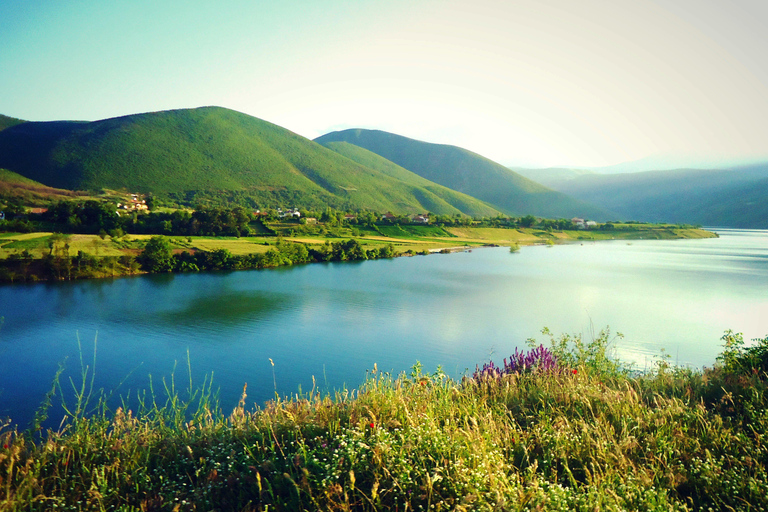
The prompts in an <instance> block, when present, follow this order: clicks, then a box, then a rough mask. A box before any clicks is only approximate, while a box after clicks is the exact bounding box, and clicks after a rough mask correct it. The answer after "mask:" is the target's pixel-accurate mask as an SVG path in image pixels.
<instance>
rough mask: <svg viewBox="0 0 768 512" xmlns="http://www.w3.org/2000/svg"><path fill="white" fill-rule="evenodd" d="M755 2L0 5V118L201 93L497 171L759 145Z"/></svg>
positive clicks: (760, 35)
mask: <svg viewBox="0 0 768 512" xmlns="http://www.w3.org/2000/svg"><path fill="white" fill-rule="evenodd" d="M766 27H768V1H766V0H727V1H726V0H723V1H720V0H632V1H630V0H507V1H503V0H471V1H469V0H408V1H401V0H370V1H366V0H356V1H352V0H311V1H295V0H277V1H276V0H270V1H261V0H257V1H253V0H251V1H237V0H221V1H219V2H210V1H205V2H195V1H190V0H186V1H183V2H182V1H163V0H151V1H145V0H109V1H104V0H67V1H61V0H49V1H42V0H27V1H25V0H0V33H2V34H3V37H2V42H0V113H1V114H5V115H9V116H13V117H18V118H22V119H27V120H33V121H47V120H58V119H81V120H97V119H103V118H107V117H115V116H120V115H126V114H132V113H138V112H147V111H156V110H167V109H173V108H188V107H197V106H205V105H219V106H223V107H228V108H232V109H235V110H238V111H241V112H244V113H247V114H250V115H253V116H256V117H259V118H262V119H265V120H267V121H270V122H273V123H275V124H278V125H281V126H283V127H285V128H288V129H290V130H293V131H295V132H297V133H299V134H301V135H304V136H306V137H309V138H314V137H316V136H319V135H322V134H323V133H326V132H328V131H331V130H337V129H342V128H350V127H362V128H377V129H382V130H387V131H391V132H395V133H398V134H401V135H406V136H409V137H413V138H417V139H421V140H427V141H430V142H440V143H446V144H455V145H458V146H462V147H465V148H467V149H470V150H473V151H476V152H478V153H480V154H483V155H485V156H487V157H489V158H492V159H494V160H497V161H499V162H502V163H505V164H509V165H531V166H545V165H572V166H579V165H581V166H598V165H610V164H615V163H619V162H624V161H629V160H635V159H640V158H643V157H647V156H652V155H659V154H661V155H677V156H680V155H683V156H684V157H686V158H695V159H698V160H701V159H722V158H737V157H738V158H748V157H765V156H768V57H767V56H768V29H766Z"/></svg>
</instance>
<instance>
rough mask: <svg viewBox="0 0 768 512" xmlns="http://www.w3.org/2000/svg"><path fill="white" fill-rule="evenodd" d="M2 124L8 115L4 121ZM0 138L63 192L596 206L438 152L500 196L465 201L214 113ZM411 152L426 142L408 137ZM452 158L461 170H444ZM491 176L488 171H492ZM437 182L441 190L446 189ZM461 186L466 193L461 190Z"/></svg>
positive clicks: (145, 117) (470, 208) (355, 203)
mask: <svg viewBox="0 0 768 512" xmlns="http://www.w3.org/2000/svg"><path fill="white" fill-rule="evenodd" d="M8 119H10V118H8ZM5 124H7V125H9V126H7V127H6V128H5V129H3V130H2V131H0V168H5V169H8V170H10V171H13V172H15V173H18V174H20V175H22V176H25V177H27V178H30V179H33V180H35V181H37V182H40V183H42V184H44V185H47V186H51V187H57V188H64V189H69V190H76V189H78V190H98V189H101V188H110V189H120V188H125V189H127V190H131V191H139V192H152V193H155V194H158V195H163V194H176V195H177V197H178V195H179V194H182V195H183V194H184V193H189V192H196V191H197V192H199V191H204V192H207V193H216V192H220V191H226V192H232V193H237V194H239V195H240V197H246V198H248V199H250V200H251V201H252V202H253V204H255V205H260V206H280V205H283V206H286V205H298V206H302V207H308V208H318V207H324V206H332V207H335V208H344V209H371V210H375V211H392V212H393V213H401V214H406V213H419V212H432V213H437V214H450V215H453V214H465V215H470V216H495V215H498V214H499V213H507V214H520V215H525V214H528V213H533V214H536V215H542V216H563V215H589V214H591V213H592V212H594V213H598V212H599V209H597V208H594V207H591V206H589V205H586V204H583V203H581V202H579V201H575V200H573V199H571V198H569V197H567V196H566V195H564V194H562V193H559V192H555V191H553V190H550V189H547V188H546V187H543V186H541V185H538V184H536V183H534V182H532V181H530V180H528V179H526V178H523V177H522V176H519V175H517V174H516V173H514V172H512V171H510V170H508V169H506V168H504V167H503V166H501V165H499V164H495V163H493V162H490V161H489V160H487V159H484V158H483V157H481V156H480V155H476V154H474V153H470V152H468V151H465V150H461V149H459V148H454V147H451V146H441V147H440V148H439V149H440V150H441V151H442V152H444V154H443V155H442V156H440V157H439V158H440V161H441V162H442V163H443V164H442V165H444V166H445V175H451V174H459V176H460V178H459V179H464V180H467V179H468V178H469V177H470V176H471V177H472V179H473V180H475V181H479V182H481V183H484V182H486V181H488V179H489V178H487V176H492V177H493V179H494V180H495V181H494V182H493V183H494V184H493V185H491V187H494V186H497V187H498V188H500V189H501V193H497V194H495V195H494V196H490V199H492V200H493V202H491V201H489V200H488V199H489V198H488V197H486V196H473V195H472V194H468V193H466V192H465V191H464V190H460V189H459V190H457V189H456V188H454V187H451V186H450V183H455V182H456V180H453V181H451V180H448V181H445V180H443V182H442V183H441V182H436V181H435V180H431V179H429V177H428V176H423V175H420V173H419V172H418V171H420V170H422V168H421V167H418V170H417V171H414V169H411V168H409V167H406V166H400V167H398V166H397V165H396V164H397V162H394V163H392V162H387V161H385V160H384V159H383V158H381V157H380V156H378V155H375V154H374V153H372V152H369V151H365V150H364V149H365V148H362V147H357V148H351V147H342V146H340V145H335V146H332V147H326V146H324V145H322V144H319V143H317V142H313V141H311V140H309V139H306V138H304V137H301V136H300V135H297V134H295V133H293V132H290V131H289V130H286V129H284V128H281V127H279V126H277V125H274V124H272V123H269V122H267V121H263V120H261V119H257V118H255V117H251V116H248V115H246V114H242V113H239V112H235V111H233V110H228V109H224V108H219V107H203V108H197V109H183V110H172V111H164V112H153V113H146V114H135V115H129V116H124V117H118V118H113V119H105V120H102V121H95V122H80V121H54V122H21V123H16V122H15V121H13V120H11V121H9V122H7V123H5ZM413 143H414V148H418V147H423V148H428V149H429V151H431V152H432V154H435V155H436V154H438V153H440V152H438V153H435V152H434V148H435V147H436V146H437V145H430V144H427V143H418V142H417V141H413ZM454 155H461V166H459V167H457V166H456V165H455V164H454V165H453V166H450V165H448V164H449V163H450V162H451V159H452V157H453V156H454ZM494 175H496V176H494ZM446 183H448V184H447V185H446ZM469 190H472V189H469Z"/></svg>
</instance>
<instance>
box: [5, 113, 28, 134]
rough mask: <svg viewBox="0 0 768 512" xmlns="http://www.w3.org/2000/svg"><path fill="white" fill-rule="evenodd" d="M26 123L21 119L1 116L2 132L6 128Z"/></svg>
mask: <svg viewBox="0 0 768 512" xmlns="http://www.w3.org/2000/svg"><path fill="white" fill-rule="evenodd" d="M23 122H24V121H22V120H21V119H16V118H15V117H8V116H4V115H2V114H0V131H3V130H5V129H6V128H10V127H11V126H16V125H17V124H21V123H23Z"/></svg>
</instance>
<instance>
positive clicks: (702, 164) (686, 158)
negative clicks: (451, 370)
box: [590, 154, 765, 174]
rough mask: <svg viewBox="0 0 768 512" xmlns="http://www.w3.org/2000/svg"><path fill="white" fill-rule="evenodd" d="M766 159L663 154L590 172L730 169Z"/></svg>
mask: <svg viewBox="0 0 768 512" xmlns="http://www.w3.org/2000/svg"><path fill="white" fill-rule="evenodd" d="M764 160H765V159H764V158H763V159H760V158H725V157H710V158H703V157H701V156H697V155H686V154H661V155H653V156H647V157H645V158H641V159H639V160H633V161H630V162H622V163H620V164H614V165H608V166H603V167H591V168H590V170H592V171H594V172H596V173H599V174H623V173H633V172H646V171H663V170H671V169H702V170H703V169H712V170H719V169H730V168H733V167H744V166H751V165H755V164H759V163H761V162H762V161H764Z"/></svg>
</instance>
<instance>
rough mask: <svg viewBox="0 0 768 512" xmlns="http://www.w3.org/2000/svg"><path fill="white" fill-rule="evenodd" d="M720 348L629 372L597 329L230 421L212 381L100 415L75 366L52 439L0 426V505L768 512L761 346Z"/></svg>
mask: <svg viewBox="0 0 768 512" xmlns="http://www.w3.org/2000/svg"><path fill="white" fill-rule="evenodd" d="M545 333H546V334H548V333H547V332H546V331H545ZM550 336H551V335H550ZM723 340H724V341H725V350H724V352H723V354H722V355H721V356H720V357H719V358H718V364H717V365H716V366H715V367H714V368H712V369H706V370H704V371H695V370H689V369H683V368H675V367H671V366H670V365H669V364H668V362H667V361H666V360H665V359H663V358H662V359H660V360H659V361H658V364H657V366H656V368H655V369H654V370H652V371H650V372H647V373H644V374H641V375H640V374H636V373H633V372H632V371H631V370H629V369H627V368H625V367H624V366H622V365H621V364H620V363H618V362H617V361H615V360H613V359H611V358H610V357H609V351H608V349H609V344H610V342H611V338H610V335H609V333H607V332H602V333H600V335H599V336H597V338H596V339H595V340H593V341H591V342H586V341H583V340H582V339H581V338H580V337H570V336H562V337H555V336H551V343H549V344H548V347H547V348H545V347H544V346H539V347H536V348H533V349H532V350H531V351H528V352H523V353H520V352H516V353H515V354H512V356H511V357H510V358H509V359H508V360H505V361H504V364H503V365H499V366H496V365H494V364H492V363H489V364H486V365H485V366H484V367H483V368H478V370H477V371H476V372H475V374H474V375H473V376H471V377H470V376H467V377H465V378H464V379H463V380H462V381H460V382H457V381H453V380H451V379H449V378H447V377H446V376H445V375H444V374H443V373H442V372H441V371H440V370H439V369H438V370H437V371H436V372H434V373H424V372H423V371H422V368H421V366H420V365H418V364H417V365H416V366H414V368H413V370H412V372H411V373H410V375H400V376H398V377H393V376H391V375H389V374H386V373H380V372H378V371H377V370H376V368H375V367H374V369H373V370H372V371H371V372H370V374H369V376H368V378H367V380H366V381H365V382H364V384H363V385H362V386H361V387H360V388H359V390H355V391H344V392H338V393H336V394H335V395H332V396H330V395H325V396H321V395H320V394H317V393H316V392H315V390H312V391H311V392H310V393H308V394H305V395H300V396H295V397H292V398H290V399H276V400H274V401H272V402H269V403H267V404H266V405H265V406H263V407H261V408H259V407H256V408H250V407H248V406H247V405H246V403H247V398H246V393H245V391H246V390H245V388H244V390H243V396H242V400H241V401H240V404H239V406H238V407H236V408H235V409H234V410H233V411H232V412H231V413H229V414H226V413H225V412H224V411H221V410H220V409H219V408H218V407H217V404H216V402H215V401H214V400H213V399H212V398H211V396H212V395H211V393H210V383H207V384H206V385H205V386H203V388H202V389H200V390H198V391H197V392H192V391H191V387H192V386H191V383H190V390H188V391H187V392H185V393H182V394H179V393H177V392H176V391H175V389H174V387H173V385H172V384H170V383H169V385H168V386H167V387H166V397H165V399H164V400H161V399H160V397H157V396H154V395H153V394H151V393H149V394H145V395H142V397H141V400H140V406H139V407H138V409H137V410H136V411H131V410H128V409H127V406H126V407H122V408H118V409H117V410H115V411H110V410H108V408H107V406H106V405H105V403H104V402H103V401H99V399H98V398H97V397H96V398H94V397H93V396H92V393H91V391H89V376H88V372H87V369H85V370H84V372H83V379H82V383H81V384H79V385H78V386H76V388H75V389H76V390H77V391H76V397H75V400H74V402H70V403H68V406H67V410H68V412H69V417H68V419H67V420H66V421H65V422H64V424H63V426H62V427H61V428H59V429H58V430H56V431H51V430H48V431H46V432H42V431H41V430H39V429H38V430H35V429H34V428H33V429H31V430H30V431H26V432H18V431H16V430H14V429H13V428H9V427H7V428H6V429H5V430H4V431H0V441H1V442H2V448H1V449H0V509H2V510H169V511H177V510H206V511H207V510H222V511H223V510H236V511H241V510H263V511H267V510H401V511H405V510H708V509H709V510H765V509H766V507H768V472H766V465H767V464H768V444H766V441H765V440H766V433H767V432H768V430H767V428H766V427H768V407H767V406H768V397H767V396H766V391H767V390H768V386H767V383H768V374H766V370H768V338H765V339H763V340H755V341H756V342H757V343H756V344H755V345H753V346H751V347H749V348H745V346H744V343H743V341H742V339H741V336H740V335H739V334H735V333H732V332H727V333H726V334H725V336H724V337H723ZM531 345H532V346H535V345H536V343H535V342H533V341H532V340H531ZM54 392H55V394H58V395H60V394H61V393H62V387H61V386H59V385H57V386H55V387H54ZM53 394H54V393H52V395H53ZM49 398H51V397H49ZM93 405H95V407H94V410H95V411H96V412H95V413H93V414H91V415H87V414H85V412H84V411H87V410H89V409H90V408H91V407H92V406H93Z"/></svg>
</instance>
